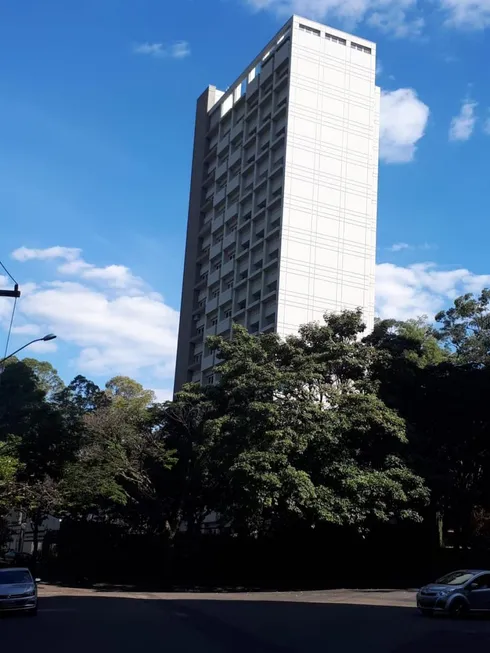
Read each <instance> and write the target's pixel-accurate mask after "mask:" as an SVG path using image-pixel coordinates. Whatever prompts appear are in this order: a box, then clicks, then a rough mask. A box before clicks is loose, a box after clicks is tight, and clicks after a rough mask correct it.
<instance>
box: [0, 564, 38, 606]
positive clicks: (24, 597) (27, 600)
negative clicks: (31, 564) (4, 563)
mask: <svg viewBox="0 0 490 653" xmlns="http://www.w3.org/2000/svg"><path fill="white" fill-rule="evenodd" d="M10 611H22V612H26V613H27V614H29V615H33V616H34V615H36V614H37V585H36V581H35V580H34V578H33V577H32V574H31V572H30V571H29V569H27V568H24V567H7V568H6V569H0V613H2V612H10Z"/></svg>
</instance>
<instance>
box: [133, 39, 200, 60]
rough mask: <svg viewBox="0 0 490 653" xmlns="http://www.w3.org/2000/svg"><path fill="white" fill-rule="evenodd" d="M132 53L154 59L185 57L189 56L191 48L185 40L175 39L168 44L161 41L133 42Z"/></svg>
mask: <svg viewBox="0 0 490 653" xmlns="http://www.w3.org/2000/svg"><path fill="white" fill-rule="evenodd" d="M133 53H134V54H142V55H146V56H148V57H153V58H155V59H185V57H188V56H190V54H191V48H190V45H189V43H188V42H187V41H176V42H175V43H171V44H170V45H168V46H166V45H164V44H163V43H135V44H134V45H133Z"/></svg>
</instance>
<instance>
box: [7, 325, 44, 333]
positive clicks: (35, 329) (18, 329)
mask: <svg viewBox="0 0 490 653" xmlns="http://www.w3.org/2000/svg"><path fill="white" fill-rule="evenodd" d="M12 333H16V334H21V335H23V336H40V335H41V327H40V326H39V325H38V324H21V325H19V326H14V327H13V328H12Z"/></svg>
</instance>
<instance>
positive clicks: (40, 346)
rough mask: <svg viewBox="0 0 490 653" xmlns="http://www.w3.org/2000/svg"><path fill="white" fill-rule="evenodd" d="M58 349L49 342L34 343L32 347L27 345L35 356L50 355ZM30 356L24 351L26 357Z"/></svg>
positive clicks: (54, 343)
mask: <svg viewBox="0 0 490 653" xmlns="http://www.w3.org/2000/svg"><path fill="white" fill-rule="evenodd" d="M57 349H58V345H57V344H56V342H53V341H50V342H43V341H42V340H41V342H34V343H33V344H32V345H29V351H30V352H34V353H36V354H52V353H53V352H55V351H56V350H57ZM29 355H30V354H29V353H27V350H26V356H29Z"/></svg>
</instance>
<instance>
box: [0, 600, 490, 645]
mask: <svg viewBox="0 0 490 653" xmlns="http://www.w3.org/2000/svg"><path fill="white" fill-rule="evenodd" d="M0 642H1V649H2V651H8V652H10V651H15V652H16V653H23V652H24V651H26V652H27V651H28V652H29V653H32V651H36V653H66V652H67V651H70V653H81V652H82V651H83V652H84V653H103V652H104V653H106V652H107V651H108V650H109V651H117V652H118V653H127V652H129V651H131V652H133V651H134V652H138V653H140V652H141V651H148V650H151V651H152V652H153V651H163V650H165V651H168V652H171V653H174V652H175V653H191V652H194V651H199V653H225V652H226V653H228V652H229V653H232V652H233V653H245V652H247V653H298V652H308V653H317V652H320V651H321V652H322V653H332V652H334V653H336V652H337V651H338V652H339V653H354V652H355V653H359V652H360V651H376V652H377V653H429V651H430V653H433V652H435V651H439V650H443V651H444V652H445V653H456V651H457V652H458V653H461V651H464V650H466V649H471V650H474V651H482V652H483V651H489V650H490V619H481V618H470V619H465V620H462V621H451V620H449V619H446V618H440V617H439V618H434V619H426V618H424V617H421V616H419V615H418V614H417V612H416V611H415V610H414V608H413V593H410V592H391V591H359V592H352V591H340V590H339V591H326V592H305V593H277V594H273V593H267V594H262V593H255V594H214V595H205V594H155V593H148V594H145V593H134V592H128V593H123V592H95V591H88V590H70V589H58V588H43V589H41V598H40V603H39V614H38V616H37V617H34V618H31V617H25V616H11V615H4V616H2V618H1V619H0Z"/></svg>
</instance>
